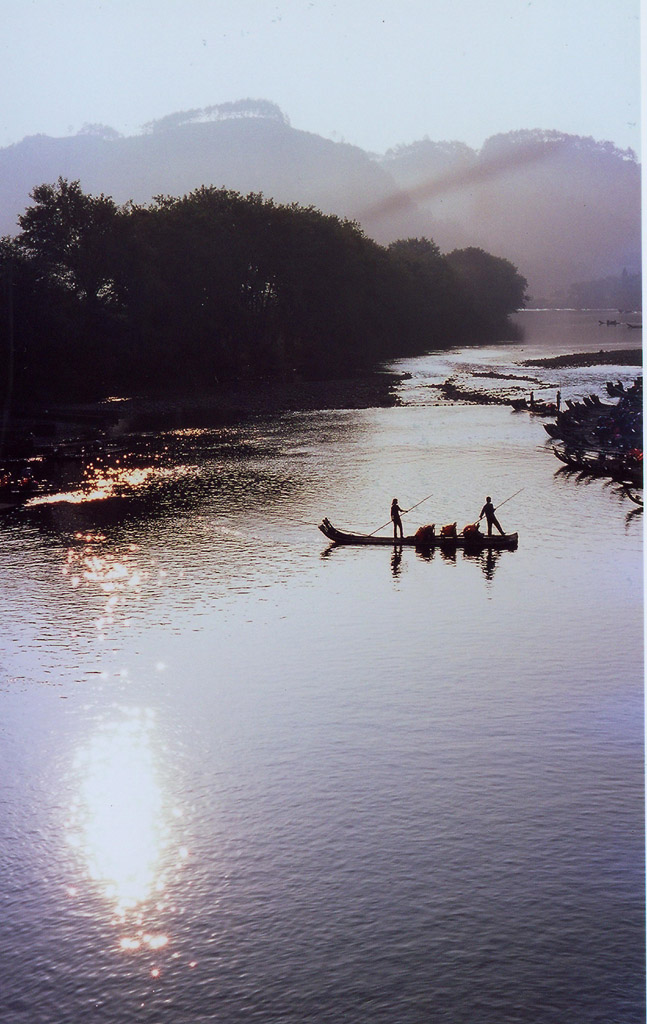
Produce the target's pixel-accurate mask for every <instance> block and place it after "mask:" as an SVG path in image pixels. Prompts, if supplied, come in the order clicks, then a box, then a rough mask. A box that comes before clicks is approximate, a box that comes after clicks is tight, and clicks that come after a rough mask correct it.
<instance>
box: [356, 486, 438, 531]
mask: <svg viewBox="0 0 647 1024" xmlns="http://www.w3.org/2000/svg"><path fill="white" fill-rule="evenodd" d="M433 493H434V492H433V491H432V492H431V494H433ZM431 494H428V495H427V497H426V498H423V499H422V500H421V501H419V502H417V504H415V505H412V506H411V508H408V509H407V511H406V512H403V513H402V515H403V516H406V515H408V513H409V512H413V510H414V508H418V505H422V503H423V501H428V500H429V498H431ZM390 522H391V520H390V519H387V521H386V522H385V523H382V525H381V526H378V528H377V530H373V533H369V535H368V536H369V537H373V536H374V535H375V534H376V533H379V532H380V530H383V529H384V527H385V526H388V525H389V523H390Z"/></svg>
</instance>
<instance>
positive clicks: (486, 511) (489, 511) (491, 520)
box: [479, 494, 505, 537]
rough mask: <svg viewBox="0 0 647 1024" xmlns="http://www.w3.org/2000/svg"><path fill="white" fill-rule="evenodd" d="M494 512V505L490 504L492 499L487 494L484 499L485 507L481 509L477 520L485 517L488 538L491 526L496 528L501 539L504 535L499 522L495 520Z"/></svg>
mask: <svg viewBox="0 0 647 1024" xmlns="http://www.w3.org/2000/svg"><path fill="white" fill-rule="evenodd" d="M494 511H495V509H494V505H493V504H492V498H491V497H490V495H489V494H488V496H487V498H486V499H485V505H484V506H483V508H482V509H481V514H480V516H479V519H482V518H483V516H485V518H486V519H487V535H488V537H491V536H492V527H493V526H496V528H497V530H498V531H499V533H500V534H501V535H502V536H503V537H505V533H504V532H503V530H502V529H501V524H500V522H499V520H498V519H497V517H496V516H495V514H494Z"/></svg>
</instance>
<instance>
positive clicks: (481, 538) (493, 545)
mask: <svg viewBox="0 0 647 1024" xmlns="http://www.w3.org/2000/svg"><path fill="white" fill-rule="evenodd" d="M319 529H320V530H321V532H322V533H323V535H324V537H327V538H328V540H330V541H332V543H333V544H380V545H382V546H386V547H400V545H404V546H406V547H412V548H421V549H423V550H429V549H430V548H446V549H454V548H467V549H468V550H469V551H481V550H483V549H484V548H488V549H496V550H497V551H498V550H507V549H510V550H512V549H514V548H516V547H517V545H518V543H519V534H518V533H504V534H499V533H497V534H492V535H491V536H489V537H488V535H487V534H486V533H478V534H476V535H473V536H471V537H464V536H463V534H462V533H459V534H458V535H457V536H456V537H441V536H440V535H436V536H434V537H431V538H428V539H427V540H425V542H424V543H421V541H420V540H419V539H418V538H416V537H402V539H400V538H398V540H397V541H396V540H394V539H393V537H370V536H368V535H367V534H364V533H344V532H343V531H342V530H338V529H337V528H336V527H334V526H333V525H332V523H331V522H330V520H329V519H324V520H323V522H322V523H321V524H320V526H319Z"/></svg>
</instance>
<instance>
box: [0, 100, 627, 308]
mask: <svg viewBox="0 0 647 1024" xmlns="http://www.w3.org/2000/svg"><path fill="white" fill-rule="evenodd" d="M59 176H60V177H64V178H67V179H69V180H77V179H78V180H79V181H80V183H81V187H82V188H83V190H84V191H85V192H88V193H92V194H100V193H105V194H107V195H111V196H112V197H113V198H114V199H115V201H116V202H118V203H125V202H127V201H128V200H132V201H133V202H135V203H147V202H149V201H150V200H151V199H152V198H153V196H155V195H174V196H178V195H184V194H186V193H188V192H190V191H192V190H193V189H195V188H198V187H199V186H201V185H215V186H217V187H220V186H223V187H226V188H228V189H233V190H235V191H238V192H241V193H243V194H247V193H249V192H262V193H263V194H264V195H265V196H268V197H269V196H271V197H272V198H273V199H274V200H275V201H276V202H278V203H293V202H295V203H299V204H301V205H305V206H308V205H312V206H315V207H317V208H318V209H320V210H322V211H323V212H325V213H334V214H337V215H338V216H341V217H348V218H350V219H353V220H357V221H359V222H360V223H361V225H362V227H363V228H364V230H365V232H366V234H367V235H369V236H370V237H372V238H374V239H376V241H378V242H380V243H382V244H388V243H390V242H392V241H395V240H396V239H398V238H408V237H419V236H425V237H428V238H433V240H434V241H435V242H436V243H437V244H438V245H439V246H440V248H441V250H443V251H445V252H448V251H451V250H452V249H455V248H464V247H467V246H479V247H481V248H483V249H485V250H486V251H488V252H491V253H493V254H494V255H497V256H503V257H505V258H506V259H509V260H511V261H512V262H513V263H514V264H515V265H516V266H517V267H518V268H519V271H520V272H521V273H522V274H523V275H524V276H525V277H526V278H527V279H528V282H529V291H530V293H531V295H532V296H533V297H534V298H536V299H537V298H540V297H541V299H542V300H544V301H546V300H555V301H559V300H560V298H561V299H564V298H565V297H566V296H567V293H568V291H569V288H570V286H571V285H572V284H574V283H576V282H585V281H586V282H590V281H593V280H596V279H608V278H609V277H611V276H620V275H621V274H622V272H623V270H626V271H627V272H628V273H629V274H632V275H636V274H639V273H640V267H641V240H640V165H639V164H638V162H637V160H636V156H635V154H634V153H633V151H632V150H620V149H618V148H616V147H615V146H614V145H613V144H612V143H610V142H598V141H595V140H594V139H592V138H583V137H580V136H573V135H567V134H564V133H561V132H557V131H548V130H524V131H514V132H508V133H505V134H499V135H495V136H492V137H491V138H489V139H488V140H487V141H486V142H485V143H484V145H483V146H482V148H481V149H480V150H475V149H472V148H470V147H469V146H467V145H466V144H465V143H462V142H458V141H449V142H446V141H440V142H435V141H432V140H430V139H428V138H425V139H422V140H419V141H417V142H413V143H411V144H407V145H402V146H398V147H396V148H393V149H390V150H388V151H387V152H386V153H384V154H375V153H369V152H366V151H365V150H363V149H361V148H360V147H358V146H353V145H350V144H349V143H346V142H335V141H332V140H329V139H325V138H323V137H322V136H319V135H316V134H313V133H310V132H305V131H301V130H298V129H294V128H292V127H291V126H290V123H289V120H288V118H287V117H286V116H285V115H284V114H283V112H282V111H281V110H280V108H279V107H277V106H276V104H273V103H271V102H270V101H267V100H239V101H234V102H231V103H224V104H218V105H214V106H212V107H206V108H202V109H194V110H188V111H179V112H176V113H173V114H169V115H167V116H166V117H163V118H160V119H158V120H156V121H152V122H149V124H147V125H145V126H144V130H143V131H142V133H141V134H139V135H132V136H122V135H120V134H119V133H118V132H116V131H115V130H114V129H112V128H109V127H107V126H104V125H87V126H84V128H83V129H82V130H81V131H80V132H79V133H78V134H77V135H74V136H68V137H63V138H51V137H49V136H46V135H35V136H29V137H27V138H25V139H23V140H22V141H21V142H18V143H15V144H14V145H12V146H8V147H6V148H4V149H0V233H2V234H11V235H13V234H16V232H17V223H16V219H17V217H18V215H19V214H21V213H23V212H24V210H25V208H26V207H27V206H29V205H30V202H31V201H30V198H29V193H30V192H31V190H32V189H33V188H34V187H35V186H36V185H39V184H41V183H43V182H54V181H56V180H57V178H58V177H59Z"/></svg>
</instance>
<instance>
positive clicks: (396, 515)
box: [391, 498, 407, 541]
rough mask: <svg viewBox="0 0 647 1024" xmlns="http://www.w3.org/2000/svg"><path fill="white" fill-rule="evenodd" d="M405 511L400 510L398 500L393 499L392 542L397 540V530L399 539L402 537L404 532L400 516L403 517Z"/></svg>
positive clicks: (403, 509)
mask: <svg viewBox="0 0 647 1024" xmlns="http://www.w3.org/2000/svg"><path fill="white" fill-rule="evenodd" d="M406 511H407V510H406V509H405V508H400V506H399V505H398V499H397V498H394V499H393V501H392V502H391V522H392V523H393V540H394V541H395V540H397V539H398V530H399V531H400V539H402V537H404V531H403V529H402V520H401V519H400V515H404V513H405V512H406Z"/></svg>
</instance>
